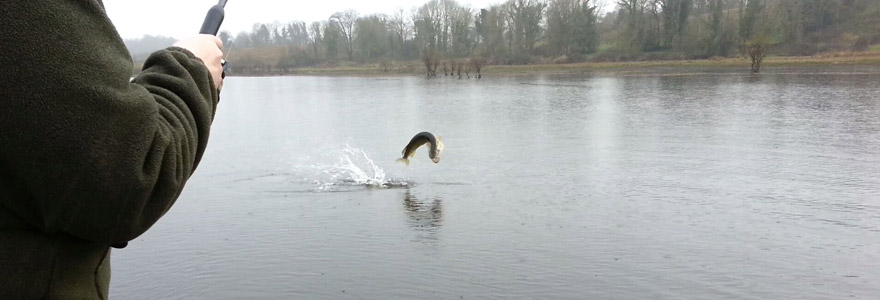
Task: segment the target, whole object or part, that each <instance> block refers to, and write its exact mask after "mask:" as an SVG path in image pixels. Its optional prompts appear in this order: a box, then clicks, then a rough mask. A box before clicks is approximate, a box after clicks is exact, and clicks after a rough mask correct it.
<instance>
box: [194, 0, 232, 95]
mask: <svg viewBox="0 0 880 300" xmlns="http://www.w3.org/2000/svg"><path fill="white" fill-rule="evenodd" d="M226 1H227V0H220V2H218V3H217V4H216V5H214V6H212V7H211V9H209V10H208V14H207V15H206V16H205V21H204V22H202V29H200V30H199V33H201V34H210V35H217V32H218V31H220V24H223V18H224V17H225V16H226V11H225V10H224V8H226ZM220 65H221V66H223V73H222V74H220V78H226V68H227V65H226V59H222V58H221V59H220Z"/></svg>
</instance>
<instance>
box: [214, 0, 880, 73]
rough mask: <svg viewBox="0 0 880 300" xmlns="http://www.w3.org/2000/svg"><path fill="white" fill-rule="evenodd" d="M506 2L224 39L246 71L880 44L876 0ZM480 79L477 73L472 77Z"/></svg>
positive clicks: (434, 5) (260, 30) (346, 17)
mask: <svg viewBox="0 0 880 300" xmlns="http://www.w3.org/2000/svg"><path fill="white" fill-rule="evenodd" d="M600 11H603V10H602V9H600V7H598V4H597V2H596V0H507V1H505V2H501V3H498V4H494V5H491V6H489V7H485V8H480V9H475V8H472V7H470V6H468V5H463V4H461V3H459V2H457V1H455V0H430V1H428V2H427V3H424V4H422V5H421V6H418V7H414V8H412V9H411V10H409V11H405V10H398V11H395V12H392V13H390V14H371V15H360V14H359V13H358V12H356V11H354V10H346V11H341V12H337V13H334V14H332V15H331V16H330V17H329V18H327V19H326V20H323V21H319V22H312V23H309V24H307V23H306V22H302V21H291V22H287V23H280V22H275V23H265V24H263V23H261V24H255V25H254V26H253V28H252V30H250V31H243V32H239V33H237V34H233V33H231V32H228V31H222V32H221V33H220V34H219V36H220V38H221V39H222V40H223V42H224V43H225V45H226V48H228V49H229V48H231V49H232V50H231V53H230V54H229V55H230V60H231V61H235V66H236V68H238V69H239V70H238V71H243V72H245V73H272V72H283V71H285V70H291V69H294V68H299V67H308V66H351V65H364V64H372V65H376V66H378V67H379V68H382V69H384V70H392V69H399V70H401V71H412V69H413V65H414V64H419V65H424V66H425V68H426V70H427V73H428V74H429V75H430V74H432V72H433V73H435V74H436V72H437V71H438V70H442V69H443V68H444V66H446V67H447V73H448V69H449V68H451V66H452V65H456V66H460V68H465V69H466V70H465V71H466V72H468V71H470V69H473V68H477V66H475V65H474V64H475V63H476V64H479V65H480V66H479V67H482V65H485V64H528V63H572V62H584V61H630V60H658V59H701V58H711V57H732V56H743V57H752V59H753V63H757V64H758V66H760V60H761V59H762V58H763V57H764V56H765V55H766V54H777V55H812V54H816V53H820V52H828V51H861V50H866V49H868V48H869V47H872V46H873V45H876V44H880V1H876V0H616V2H615V3H614V7H613V9H610V10H605V11H607V12H606V13H601V14H600ZM468 75H469V74H468Z"/></svg>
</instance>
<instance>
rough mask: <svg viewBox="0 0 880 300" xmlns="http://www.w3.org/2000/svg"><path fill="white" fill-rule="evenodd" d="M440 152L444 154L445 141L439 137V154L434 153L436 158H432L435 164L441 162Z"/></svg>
mask: <svg viewBox="0 0 880 300" xmlns="http://www.w3.org/2000/svg"><path fill="white" fill-rule="evenodd" d="M440 152H443V141H441V140H440V137H439V136H438V137H437V153H434V156H433V157H431V160H432V161H434V163H435V164H436V163H439V162H440Z"/></svg>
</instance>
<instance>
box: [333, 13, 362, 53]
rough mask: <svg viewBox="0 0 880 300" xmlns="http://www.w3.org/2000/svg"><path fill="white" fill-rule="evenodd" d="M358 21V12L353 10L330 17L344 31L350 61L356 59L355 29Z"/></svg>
mask: <svg viewBox="0 0 880 300" xmlns="http://www.w3.org/2000/svg"><path fill="white" fill-rule="evenodd" d="M357 19H358V13H357V11H354V10H351V9H349V10H346V11H342V12H337V13H334V14H333V15H331V16H330V20H332V21H334V22H336V24H339V28H340V29H341V31H342V35H343V40H344V42H345V51H346V52H347V53H348V59H349V60H353V59H354V39H355V37H354V34H355V30H354V29H355V28H354V27H355V23H356V22H357Z"/></svg>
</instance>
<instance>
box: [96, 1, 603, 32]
mask: <svg viewBox="0 0 880 300" xmlns="http://www.w3.org/2000/svg"><path fill="white" fill-rule="evenodd" d="M427 1H428V0H381V1H367V0H360V1H358V0H307V1H303V0H287V1H280V0H228V2H227V4H226V18H225V19H224V21H223V25H222V26H221V27H220V30H228V31H231V32H232V33H233V34H235V33H238V32H239V31H250V29H251V27H252V26H253V24H254V23H272V22H274V21H279V22H281V23H286V22H289V21H293V20H299V21H306V22H307V23H311V22H312V21H322V20H326V19H328V18H329V17H330V15H331V14H333V13H334V12H337V11H343V10H346V9H354V10H357V11H358V13H360V14H361V15H365V14H373V13H385V14H391V13H393V12H394V11H396V10H398V9H403V10H404V11H406V12H409V11H410V9H412V8H413V7H416V6H420V5H422V4H424V3H426V2H427ZM604 1H606V2H609V3H610V1H611V0H604ZM458 2H459V3H461V4H465V5H470V6H471V8H475V9H479V8H485V7H488V6H489V5H491V4H494V3H501V2H503V0H458ZM214 4H217V0H141V1H130V0H104V6H105V7H106V9H107V14H108V15H109V16H110V19H111V20H112V21H113V24H114V25H116V29H117V30H118V31H119V34H120V35H121V36H122V37H123V38H138V37H141V36H143V35H145V34H149V35H164V36H171V37H174V38H178V39H179V38H182V37H185V36H189V35H191V34H196V33H198V31H199V28H200V27H201V26H202V21H204V18H205V14H206V13H207V12H208V9H209V8H211V6H212V5H214ZM606 6H607V5H606ZM605 10H607V8H605Z"/></svg>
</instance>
